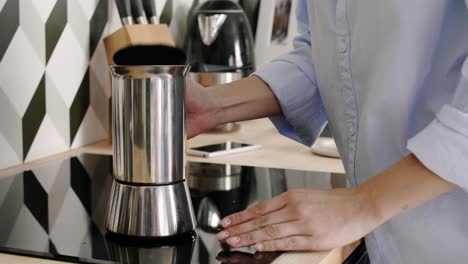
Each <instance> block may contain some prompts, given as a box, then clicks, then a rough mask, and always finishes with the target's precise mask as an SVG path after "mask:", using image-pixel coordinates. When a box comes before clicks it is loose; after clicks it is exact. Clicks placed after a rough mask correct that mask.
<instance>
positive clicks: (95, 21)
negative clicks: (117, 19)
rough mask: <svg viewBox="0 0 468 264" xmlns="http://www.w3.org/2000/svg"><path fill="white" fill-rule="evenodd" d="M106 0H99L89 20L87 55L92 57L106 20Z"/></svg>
mask: <svg viewBox="0 0 468 264" xmlns="http://www.w3.org/2000/svg"><path fill="white" fill-rule="evenodd" d="M107 6H108V3H107V0H99V2H98V5H97V7H96V9H95V10H94V13H93V15H92V17H91V18H90V20H89V28H90V35H89V55H90V56H89V57H90V58H92V57H93V55H94V52H95V50H96V47H97V46H98V44H99V41H100V40H101V39H102V33H103V32H104V28H105V26H106V24H107V20H108V9H107Z"/></svg>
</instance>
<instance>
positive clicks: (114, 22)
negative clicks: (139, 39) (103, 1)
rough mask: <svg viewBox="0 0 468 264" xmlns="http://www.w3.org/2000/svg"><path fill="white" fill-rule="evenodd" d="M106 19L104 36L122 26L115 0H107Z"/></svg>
mask: <svg viewBox="0 0 468 264" xmlns="http://www.w3.org/2000/svg"><path fill="white" fill-rule="evenodd" d="M107 10H108V21H107V26H106V28H105V29H104V36H107V35H110V34H112V33H114V32H115V31H117V30H118V29H119V28H121V27H122V22H121V20H120V16H119V11H117V6H116V5H115V1H108V9H107Z"/></svg>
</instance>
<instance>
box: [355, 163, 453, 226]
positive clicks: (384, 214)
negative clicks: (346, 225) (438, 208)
mask: <svg viewBox="0 0 468 264" xmlns="http://www.w3.org/2000/svg"><path fill="white" fill-rule="evenodd" d="M455 187H456V186H455V185H454V184H452V183H449V182H447V181H446V180H444V179H442V178H441V177H439V176H437V175H436V174H434V173H433V172H432V171H430V170H429V169H427V168H426V167H424V166H423V165H422V164H421V163H420V162H419V160H418V159H417V158H416V157H415V156H414V155H412V154H411V155H408V156H407V157H406V158H404V159H402V160H401V161H399V162H397V163H396V164H394V165H393V166H391V167H389V168H388V169H386V170H384V171H383V172H381V173H379V174H377V175H376V176H374V177H372V178H371V179H369V180H368V181H366V182H364V183H363V184H361V185H360V186H358V187H357V188H356V189H358V192H359V193H360V194H361V196H363V197H365V199H366V200H367V202H365V203H366V205H365V206H366V208H368V211H369V216H370V217H372V219H373V220H372V222H375V223H378V225H380V224H383V223H384V222H386V221H387V220H389V219H391V218H392V217H394V216H397V215H399V214H401V213H402V212H404V211H407V210H409V209H412V208H414V207H417V206H419V205H421V204H423V203H425V202H427V201H429V200H431V199H433V198H435V197H437V196H439V195H441V194H443V193H445V192H447V191H449V190H451V189H453V188H455Z"/></svg>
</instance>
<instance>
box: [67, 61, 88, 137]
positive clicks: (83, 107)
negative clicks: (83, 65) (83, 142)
mask: <svg viewBox="0 0 468 264" xmlns="http://www.w3.org/2000/svg"><path fill="white" fill-rule="evenodd" d="M89 89H90V88H89V69H88V70H87V71H86V74H85V75H84V77H83V80H82V81H81V85H80V87H79V89H78V91H77V93H76V94H75V98H74V99H73V102H72V104H71V106H70V141H71V142H70V145H71V144H72V142H73V140H74V139H75V136H76V133H77V132H78V129H79V128H80V125H81V124H82V121H83V119H84V117H85V115H86V112H87V110H88V107H89V101H90V91H89Z"/></svg>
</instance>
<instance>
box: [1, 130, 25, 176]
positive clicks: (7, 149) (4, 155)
mask: <svg viewBox="0 0 468 264" xmlns="http://www.w3.org/2000/svg"><path fill="white" fill-rule="evenodd" d="M0 149H1V150H2V151H1V152H0V170H1V169H6V168H9V167H13V166H15V165H17V164H20V163H21V162H22V159H21V158H19V157H18V156H17V154H16V151H15V150H14V149H13V147H12V146H11V145H10V143H9V142H8V140H6V139H5V138H4V137H3V134H2V133H0Z"/></svg>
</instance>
